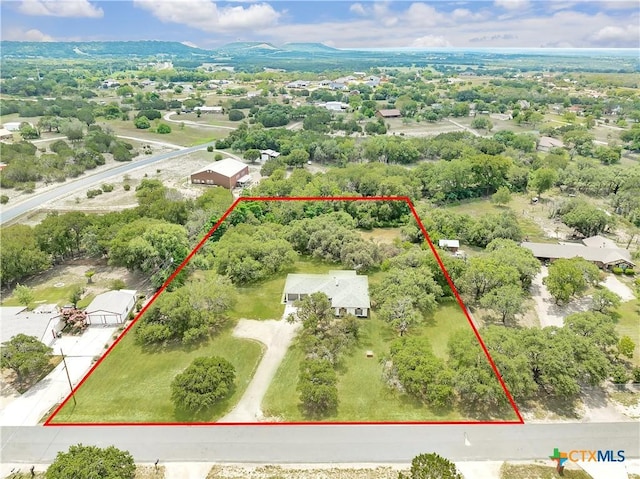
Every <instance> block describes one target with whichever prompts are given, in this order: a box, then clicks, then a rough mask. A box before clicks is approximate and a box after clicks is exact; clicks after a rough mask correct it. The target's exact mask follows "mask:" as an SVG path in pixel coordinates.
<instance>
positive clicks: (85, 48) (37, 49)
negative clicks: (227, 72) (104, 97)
mask: <svg viewBox="0 0 640 479" xmlns="http://www.w3.org/2000/svg"><path fill="white" fill-rule="evenodd" d="M0 48H1V49H2V56H3V57H4V58H38V57H42V58H79V57H84V58H90V57H139V58H147V57H153V56H156V55H167V56H168V57H182V58H184V57H194V56H202V57H210V56H211V53H212V52H211V51H209V50H203V49H201V48H193V47H190V46H187V45H184V44H182V43H180V42H162V41H152V40H145V41H131V42H10V41H3V42H0Z"/></svg>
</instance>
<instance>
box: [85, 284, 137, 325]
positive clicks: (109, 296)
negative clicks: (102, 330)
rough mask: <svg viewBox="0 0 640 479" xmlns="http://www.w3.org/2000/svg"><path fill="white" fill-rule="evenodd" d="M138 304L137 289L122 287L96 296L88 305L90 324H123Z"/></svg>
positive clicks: (87, 311)
mask: <svg viewBox="0 0 640 479" xmlns="http://www.w3.org/2000/svg"><path fill="white" fill-rule="evenodd" d="M135 304H136V291H135V290H133V289H121V290H117V291H107V292H106V293H102V294H99V295H98V296H96V297H95V298H94V299H93V301H91V304H89V306H87V309H86V310H85V312H86V313H87V321H88V323H89V324H122V323H124V322H125V321H126V320H127V317H128V316H129V313H130V312H131V311H133V308H134V306H135Z"/></svg>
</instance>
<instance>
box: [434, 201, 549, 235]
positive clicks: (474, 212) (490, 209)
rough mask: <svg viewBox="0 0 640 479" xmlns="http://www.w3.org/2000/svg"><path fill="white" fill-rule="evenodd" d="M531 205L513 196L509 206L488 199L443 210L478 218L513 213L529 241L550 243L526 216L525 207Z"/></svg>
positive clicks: (535, 224)
mask: <svg viewBox="0 0 640 479" xmlns="http://www.w3.org/2000/svg"><path fill="white" fill-rule="evenodd" d="M527 205H529V199H528V197H525V196H523V195H513V197H512V200H511V202H510V203H509V204H508V205H507V206H497V205H495V204H493V203H492V202H491V201H490V200H489V199H488V198H480V199H475V200H470V201H466V202H463V203H460V204H457V205H454V206H445V207H443V209H446V210H449V211H453V212H455V213H464V214H467V215H470V216H472V217H473V218H477V217H479V216H483V215H486V214H490V213H494V214H495V213H502V212H503V211H509V210H511V211H513V212H514V213H515V214H516V217H517V218H518V224H519V225H520V228H521V229H522V234H523V235H524V236H525V237H528V238H529V241H549V238H548V237H547V235H546V234H545V232H544V230H543V229H542V228H541V227H540V226H539V224H538V223H537V222H536V221H535V220H534V219H533V218H532V217H531V216H529V215H524V214H523V212H524V211H525V207H526V206H527Z"/></svg>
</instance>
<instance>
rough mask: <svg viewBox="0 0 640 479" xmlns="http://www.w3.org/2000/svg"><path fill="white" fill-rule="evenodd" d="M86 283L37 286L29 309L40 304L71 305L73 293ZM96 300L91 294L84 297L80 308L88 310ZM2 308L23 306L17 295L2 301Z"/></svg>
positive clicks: (79, 303)
mask: <svg viewBox="0 0 640 479" xmlns="http://www.w3.org/2000/svg"><path fill="white" fill-rule="evenodd" d="M85 284H86V283H72V284H64V285H63V286H60V287H56V286H47V285H43V286H35V287H34V288H33V291H32V292H33V301H32V302H31V303H30V304H29V309H33V308H35V307H37V306H38V305H39V304H43V303H47V304H57V305H58V306H63V305H65V304H69V297H70V296H71V292H72V291H73V289H74V288H75V287H76V286H78V285H80V286H85ZM93 298H95V295H94V294H89V295H86V296H84V297H83V298H82V299H81V300H80V301H79V302H78V307H79V308H86V307H87V306H88V305H89V303H91V301H92V300H93ZM1 304H2V306H21V304H20V301H18V298H17V297H16V295H15V294H12V295H11V296H9V298H7V299H5V300H3V301H2V303H1Z"/></svg>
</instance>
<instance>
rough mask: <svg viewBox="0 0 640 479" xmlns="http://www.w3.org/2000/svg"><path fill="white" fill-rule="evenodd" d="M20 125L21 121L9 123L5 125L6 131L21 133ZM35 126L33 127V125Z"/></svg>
mask: <svg viewBox="0 0 640 479" xmlns="http://www.w3.org/2000/svg"><path fill="white" fill-rule="evenodd" d="M20 123H21V122H19V121H9V122H7V123H5V124H4V129H6V130H8V131H20ZM29 124H30V125H31V123H29ZM31 126H33V125H31Z"/></svg>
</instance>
